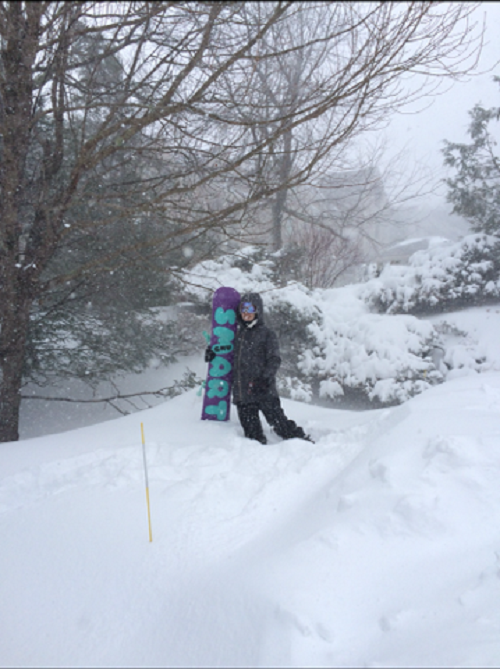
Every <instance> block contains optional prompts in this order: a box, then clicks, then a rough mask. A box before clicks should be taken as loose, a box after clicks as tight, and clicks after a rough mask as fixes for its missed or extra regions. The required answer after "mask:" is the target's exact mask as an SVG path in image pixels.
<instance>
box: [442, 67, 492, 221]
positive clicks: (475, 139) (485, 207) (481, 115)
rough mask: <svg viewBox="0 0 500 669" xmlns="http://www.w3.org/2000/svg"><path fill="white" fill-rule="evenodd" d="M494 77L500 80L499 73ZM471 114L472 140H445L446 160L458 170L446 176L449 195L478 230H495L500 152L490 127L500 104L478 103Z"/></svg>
mask: <svg viewBox="0 0 500 669" xmlns="http://www.w3.org/2000/svg"><path fill="white" fill-rule="evenodd" d="M494 80H495V81H496V82H497V83H500V77H494ZM469 116H470V117H471V119H472V120H471V122H470V125H469V128H468V134H469V136H470V138H471V142H470V143H469V144H460V143H452V142H449V141H445V148H444V149H443V154H444V157H445V161H444V162H445V165H448V166H450V167H451V168H453V170H454V171H455V175H454V176H453V177H450V178H449V179H446V183H447V185H448V196H447V199H448V201H449V202H451V203H452V204H453V212H454V213H455V214H459V215H460V216H463V217H464V218H466V219H467V220H468V221H469V222H470V224H471V226H472V229H473V230H474V231H475V232H486V233H488V234H496V233H498V232H499V230H500V156H499V155H498V151H497V150H496V144H497V143H496V141H495V138H494V134H493V130H492V129H491V127H492V123H495V122H498V121H499V120H500V107H491V108H490V109H485V108H484V107H482V106H481V105H480V104H476V105H475V106H474V107H473V109H472V110H471V111H469ZM496 130H497V131H498V127H496Z"/></svg>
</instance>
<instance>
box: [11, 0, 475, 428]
mask: <svg viewBox="0 0 500 669" xmlns="http://www.w3.org/2000/svg"><path fill="white" fill-rule="evenodd" d="M314 8H315V11H317V12H318V13H320V15H321V16H323V20H322V23H321V25H323V26H324V29H322V30H321V31H320V32H319V33H318V35H314V34H309V33H304V35H302V36H301V37H300V39H299V40H296V41H294V42H293V43H290V44H288V43H287V42H286V40H285V41H281V42H279V43H274V44H273V42H272V40H270V37H271V31H273V30H274V31H276V34H279V33H280V31H282V34H284V35H286V34H288V32H287V31H288V30H289V26H293V24H294V21H298V19H299V17H300V15H301V13H302V12H304V11H305V5H304V4H302V3H295V2H281V1H279V2H271V3H245V2H236V3H232V2H217V3H204V2H189V3H185V2H125V3H98V2H73V1H68V2H46V1H41V2H37V3H31V2H16V1H12V2H8V1H7V2H2V3H1V4H0V41H1V44H0V138H1V144H0V158H1V165H0V318H1V330H0V367H1V386H0V441H8V440H15V439H17V438H18V420H19V405H20V388H21V385H22V379H23V370H24V365H25V359H26V344H27V336H28V331H29V328H30V320H31V319H32V317H33V313H34V310H35V308H40V307H41V306H43V304H47V303H50V302H51V301H54V300H55V301H57V303H58V304H63V303H64V301H65V300H69V299H70V298H71V295H72V293H73V291H74V289H75V286H76V284H77V283H78V282H80V281H85V280H89V281H90V279H91V278H92V277H94V276H96V275H98V274H99V273H102V272H112V271H118V270H119V269H120V268H121V267H122V266H123V264H124V263H129V262H131V257H135V255H137V256H141V257H144V255H145V254H150V255H154V256H159V255H162V254H164V253H165V252H166V251H169V252H171V251H172V250H175V249H176V248H180V247H181V246H182V245H183V244H185V243H186V241H193V242H194V241H196V239H198V238H199V237H200V236H201V235H203V234H206V233H208V232H212V231H213V232H214V233H215V232H218V231H220V230H223V231H224V230H230V228H231V226H234V225H235V224H238V223H241V222H242V221H244V219H245V217H246V216H248V214H249V212H251V211H252V209H253V208H254V207H256V206H257V205H258V204H259V203H261V202H262V201H264V200H266V199H268V198H275V197H276V196H277V194H278V193H280V192H282V191H283V189H284V188H287V187H288V186H291V185H293V184H298V183H301V182H303V181H304V180H305V179H306V178H307V177H308V176H309V175H310V174H311V173H312V172H313V170H314V169H315V168H316V166H318V165H319V164H320V162H321V161H322V160H323V158H324V157H325V156H327V155H329V153H330V152H331V151H333V150H336V151H340V150H341V147H342V145H343V143H345V142H346V141H347V140H348V139H349V137H350V136H352V134H353V133H355V132H358V131H359V130H360V129H364V128H367V127H369V126H370V125H371V124H373V123H375V122H377V121H379V120H380V118H381V116H382V115H384V114H386V113H387V112H388V111H389V110H390V109H393V108H394V107H395V106H397V105H398V104H399V103H401V102H403V101H406V100H407V91H406V89H405V87H404V84H405V81H404V76H405V75H407V74H408V73H410V74H411V73H416V72H423V73H427V74H428V75H430V76H437V77H441V76H443V75H446V76H453V75H456V74H457V73H459V72H460V71H463V70H467V69H468V68H469V67H470V65H471V63H470V62H465V61H466V59H467V58H468V57H469V56H470V54H471V52H472V51H473V50H474V48H475V46H477V44H476V45H475V43H474V40H476V38H477V35H476V34H474V33H473V32H471V27H470V25H469V16H470V14H471V12H472V10H473V9H474V6H473V5H466V4H465V3H457V4H453V3H452V4H448V5H441V4H439V3H432V2H408V3H390V2H389V3H357V2H353V3H329V2H327V3H323V2H322V3H317V4H316V5H314ZM308 11H310V10H308ZM250 19H251V20H250ZM297 25H298V24H297ZM301 40H303V42H302V43H301ZM322 50H325V51H327V52H328V54H329V56H328V60H327V61H325V65H322V66H318V67H317V68H309V73H308V77H307V81H306V80H304V78H302V79H301V81H300V91H298V93H297V95H296V96H295V97H294V98H293V101H292V103H290V104H288V105H285V106H283V105H279V106H278V105H276V104H275V103H273V101H272V99H269V100H268V102H267V103H266V108H265V109H263V107H262V95H261V90H259V88H258V86H256V81H257V78H258V77H259V72H260V69H259V68H257V65H258V64H259V60H260V59H261V58H262V59H264V60H265V61H266V62H267V63H268V64H269V65H270V66H271V70H274V71H276V72H280V71H281V72H283V66H282V64H281V63H283V62H286V58H287V57H288V54H289V53H290V54H291V53H294V54H296V57H297V58H302V57H305V56H306V55H308V54H310V55H311V57H313V59H314V58H317V56H316V54H317V53H320V52H321V51H322ZM283 59H285V60H283ZM273 63H274V64H275V65H273ZM302 127H303V128H304V129H305V131H304V132H303V133H302V132H301V131H300V129H301V128H302ZM263 128H265V132H262V129H263ZM273 152H274V154H277V153H281V155H282V157H283V159H284V160H285V161H287V160H290V156H294V161H295V162H294V165H293V170H291V171H289V170H288V168H287V169H285V168H284V169H283V171H282V172H281V173H280V174H278V175H275V174H274V167H273V164H274V163H273V161H272V160H271V161H267V160H266V159H265V156H266V155H273ZM132 163H133V164H134V166H135V169H134V171H133V174H130V175H129V176H128V177H126V178H125V180H124V174H125V173H126V172H127V168H128V167H129V166H130V164H132ZM127 179H128V180H127ZM138 218H140V219H141V220H148V221H154V222H155V234H151V235H149V236H148V237H147V238H146V239H144V238H139V237H138V235H137V234H136V232H135V230H136V227H135V226H136V223H137V220H138ZM117 223H119V224H120V225H121V226H122V228H121V230H122V232H121V233H120V234H115V231H116V224H117ZM106 230H109V231H110V233H109V234H108V233H107V232H106ZM75 238H78V239H79V240H80V241H81V240H86V241H87V242H88V244H87V245H88V248H89V249H90V251H89V253H84V254H81V255H79V254H73V244H74V240H75ZM103 239H105V242H104V241H103ZM72 254H73V258H72V261H71V262H63V260H66V259H67V258H68V257H69V256H70V255H72ZM74 256H77V257H74Z"/></svg>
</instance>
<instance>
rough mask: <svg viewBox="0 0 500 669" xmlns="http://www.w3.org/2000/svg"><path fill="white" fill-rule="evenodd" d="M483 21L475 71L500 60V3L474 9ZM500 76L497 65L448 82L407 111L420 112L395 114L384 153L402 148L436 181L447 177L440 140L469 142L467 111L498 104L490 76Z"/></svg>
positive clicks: (498, 91) (496, 87)
mask: <svg viewBox="0 0 500 669" xmlns="http://www.w3.org/2000/svg"><path fill="white" fill-rule="evenodd" d="M477 12H478V16H477V18H478V19H479V20H480V21H482V18H483V15H486V34H485V44H484V47H483V51H482V54H481V58H480V61H479V65H478V68H477V71H478V72H481V71H484V70H489V69H490V68H492V67H493V66H494V64H495V62H496V61H498V60H500V2H484V3H481V7H480V8H479V9H478V10H477ZM494 74H497V75H500V66H498V67H496V68H494V69H493V70H491V71H489V72H485V73H484V74H475V75H473V76H472V77H470V78H469V80H468V81H466V82H455V83H452V84H448V85H449V86H450V89H449V90H448V91H447V92H445V93H442V94H441V95H437V96H435V97H434V98H433V99H432V100H426V101H421V102H420V103H417V104H414V105H412V107H411V109H410V110H409V111H413V110H417V109H422V108H425V109H424V111H421V112H420V113H404V114H396V115H395V116H394V117H393V118H392V119H391V121H390V123H389V126H388V128H387V129H386V131H385V132H384V136H385V138H386V141H387V143H388V146H387V155H388V156H390V155H392V154H395V153H396V152H397V151H398V150H401V149H402V148H404V149H405V152H404V153H405V159H406V161H407V162H408V163H409V165H411V163H416V164H419V165H421V166H424V167H425V168H426V169H429V170H431V171H432V174H433V177H434V176H435V179H436V182H438V181H439V179H443V178H444V177H445V176H446V174H447V173H446V170H445V167H444V166H443V157H442V154H441V149H442V147H443V140H445V139H447V140H449V141H451V142H464V141H468V136H467V127H468V125H469V116H468V113H467V112H468V111H469V110H470V109H472V107H473V106H474V105H475V104H476V103H478V102H481V103H482V104H483V105H485V106H486V107H493V106H500V86H499V85H498V84H496V83H495V82H493V75H494ZM445 192H446V189H445V186H444V185H443V186H442V187H441V188H440V193H441V195H440V196H436V197H435V198H434V201H433V204H434V203H435V204H437V203H439V202H440V201H443V202H444V195H445Z"/></svg>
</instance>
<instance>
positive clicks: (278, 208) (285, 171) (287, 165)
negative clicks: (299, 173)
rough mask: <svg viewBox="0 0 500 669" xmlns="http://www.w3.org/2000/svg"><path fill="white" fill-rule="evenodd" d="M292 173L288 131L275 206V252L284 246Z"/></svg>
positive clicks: (288, 131)
mask: <svg viewBox="0 0 500 669" xmlns="http://www.w3.org/2000/svg"><path fill="white" fill-rule="evenodd" d="M291 172H292V131H291V130H287V132H286V133H285V134H284V136H283V154H282V156H281V158H280V166H279V183H280V185H281V190H280V191H279V192H278V193H277V194H276V200H275V201H274V205H273V233H272V234H273V251H279V250H280V249H281V247H282V246H283V233H282V224H283V212H284V209H285V204H286V198H287V195H288V182H289V179H290V174H291Z"/></svg>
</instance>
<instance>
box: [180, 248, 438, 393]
mask: <svg viewBox="0 0 500 669" xmlns="http://www.w3.org/2000/svg"><path fill="white" fill-rule="evenodd" d="M247 251H249V252H250V256H249V257H250V261H247V263H246V267H243V266H242V265H243V262H242V259H241V258H240V257H237V258H236V259H235V257H234V256H224V257H223V258H221V259H220V261H210V263H202V264H201V265H198V266H196V267H195V268H193V270H192V272H191V273H189V275H187V274H186V276H185V278H186V279H187V280H188V284H187V285H188V287H187V288H186V291H187V296H188V297H189V296H192V297H193V298H194V299H195V300H202V299H203V300H205V301H206V304H207V305H209V303H210V300H211V297H212V292H213V290H215V289H216V288H218V287H219V286H221V285H228V286H232V287H233V288H236V289H237V290H238V291H239V292H241V293H243V292H247V291H255V292H260V293H261V294H262V297H263V300H264V305H265V309H266V322H268V323H269V325H270V326H271V327H273V328H274V329H275V330H276V332H277V335H278V338H279V341H280V346H281V354H282V366H281V369H280V374H279V378H278V384H279V388H280V393H281V394H282V395H283V396H285V397H291V398H292V399H297V400H301V401H314V400H322V401H332V402H335V403H339V402H351V401H352V400H353V399H354V398H355V399H356V400H358V401H359V400H360V399H361V400H362V401H364V402H365V403H368V404H369V405H370V404H371V405H376V406H379V405H389V404H395V403H399V402H403V401H405V400H406V399H408V398H409V397H411V396H413V395H415V394H417V393H419V392H422V391H423V390H425V389H426V388H429V386H430V385H432V384H435V383H440V382H441V381H443V380H444V376H443V374H442V373H441V372H440V371H439V370H438V368H437V367H436V365H435V363H434V360H433V355H432V352H433V349H434V347H436V346H438V345H439V343H440V341H439V336H438V334H437V333H436V331H435V330H434V328H433V326H432V325H431V324H430V323H429V322H427V321H420V320H418V319H417V318H415V317H414V316H409V315H406V316H403V315H399V316H387V315H378V314H370V313H369V310H368V307H367V305H366V304H365V302H364V301H363V300H362V299H360V297H359V296H358V294H357V291H358V288H357V287H355V286H352V287H344V288H337V289H328V290H321V289H316V290H314V291H311V290H308V289H307V288H305V286H303V285H302V284H300V283H297V282H290V283H288V284H286V285H281V286H280V285H277V284H276V282H275V276H276V274H275V267H274V258H273V257H272V256H271V255H269V256H265V255H262V256H260V257H261V260H260V262H256V260H255V259H256V254H255V253H254V252H253V250H252V249H249V250H247ZM241 253H244V252H241ZM236 263H237V264H238V265H239V266H235V265H236Z"/></svg>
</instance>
